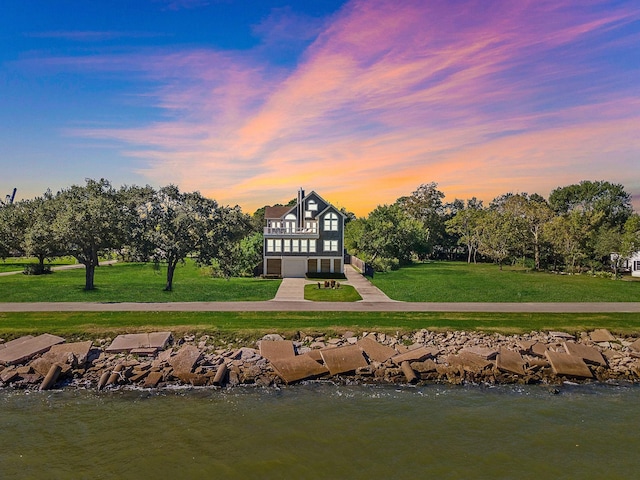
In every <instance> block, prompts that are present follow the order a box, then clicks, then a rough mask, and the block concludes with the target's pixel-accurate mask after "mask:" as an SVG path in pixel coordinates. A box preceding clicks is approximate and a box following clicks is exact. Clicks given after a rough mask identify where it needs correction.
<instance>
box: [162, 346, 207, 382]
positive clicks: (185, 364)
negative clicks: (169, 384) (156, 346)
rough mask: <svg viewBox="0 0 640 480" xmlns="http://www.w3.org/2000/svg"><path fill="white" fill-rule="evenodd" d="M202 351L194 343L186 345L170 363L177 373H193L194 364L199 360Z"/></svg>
mask: <svg viewBox="0 0 640 480" xmlns="http://www.w3.org/2000/svg"><path fill="white" fill-rule="evenodd" d="M201 354H202V353H201V352H200V350H199V349H198V347H196V346H194V345H185V346H184V347H182V348H181V349H180V350H179V351H178V353H176V354H175V355H174V356H173V357H171V358H170V359H169V365H171V366H172V367H173V371H174V372H175V373H176V375H179V374H182V373H191V370H193V367H194V365H195V364H196V363H197V362H198V359H199V358H200V355H201Z"/></svg>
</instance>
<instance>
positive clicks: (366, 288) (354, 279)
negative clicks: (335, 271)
mask: <svg viewBox="0 0 640 480" xmlns="http://www.w3.org/2000/svg"><path fill="white" fill-rule="evenodd" d="M344 274H345V275H346V277H347V283H348V284H349V285H352V286H353V287H354V288H355V289H356V290H357V291H358V293H359V294H360V296H361V297H362V300H361V302H395V300H391V299H390V298H389V297H387V295H386V294H385V293H384V292H383V291H382V290H380V289H379V288H378V287H376V286H375V285H373V284H372V283H371V282H370V281H369V280H368V279H367V277H365V276H364V275H362V274H361V273H360V272H358V271H357V270H356V269H355V268H353V266H352V265H345V266H344Z"/></svg>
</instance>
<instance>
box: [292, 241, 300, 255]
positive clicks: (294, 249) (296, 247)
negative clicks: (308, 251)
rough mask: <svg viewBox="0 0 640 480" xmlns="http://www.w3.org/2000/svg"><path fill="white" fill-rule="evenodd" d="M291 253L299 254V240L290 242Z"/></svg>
mask: <svg viewBox="0 0 640 480" xmlns="http://www.w3.org/2000/svg"><path fill="white" fill-rule="evenodd" d="M291 251H292V252H299V251H300V240H297V239H296V240H291Z"/></svg>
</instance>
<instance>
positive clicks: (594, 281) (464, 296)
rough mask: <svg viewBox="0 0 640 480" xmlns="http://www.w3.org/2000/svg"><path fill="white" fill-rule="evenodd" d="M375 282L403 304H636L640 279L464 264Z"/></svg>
mask: <svg viewBox="0 0 640 480" xmlns="http://www.w3.org/2000/svg"><path fill="white" fill-rule="evenodd" d="M373 283H374V284H375V285H376V286H377V287H378V288H380V289H381V290H382V291H384V292H385V293H386V294H387V295H388V296H389V297H391V298H393V299H394V300H402V301H405V302H638V301H640V281H637V280H631V279H630V278H629V279H626V280H610V279H605V278H594V277H591V276H588V275H557V274H552V273H547V272H534V271H530V270H526V269H523V268H521V267H503V270H500V269H499V268H498V266H497V265H493V264H477V265H473V264H471V265H468V264H467V263H461V262H433V263H425V264H416V265H411V266H408V267H404V268H401V269H400V270H397V271H393V272H388V273H376V275H375V277H374V278H373Z"/></svg>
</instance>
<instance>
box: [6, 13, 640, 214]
mask: <svg viewBox="0 0 640 480" xmlns="http://www.w3.org/2000/svg"><path fill="white" fill-rule="evenodd" d="M639 44H640V4H638V2H637V1H605V0H603V1H600V0H588V1H587V0H585V1H567V0H554V1H547V0H536V1H524V0H523V1H519V2H512V1H497V0H492V1H467V0H458V1H435V0H434V1H412V0H407V1H405V2H396V1H391V0H366V1H365V0H352V1H340V2H338V1H304V2H302V1H301V2H284V1H283V2H273V1H254V2H250V1H246V2H237V1H199V0H183V1H169V0H167V1H162V0H157V1H148V2H143V1H135V2H131V1H113V2H86V1H82V2H80V1H65V2H51V1H20V2H19V1H9V2H6V3H5V4H3V11H2V16H1V17H0V171H1V172H2V173H1V174H0V189H2V190H0V194H2V195H4V194H6V193H9V192H10V191H11V189H12V188H13V187H17V188H18V198H31V197H33V196H36V195H39V194H41V193H42V192H44V191H45V190H46V189H47V188H51V189H52V190H53V191H56V190H58V189H60V188H64V187H66V186H69V185H71V184H74V183H82V182H83V181H84V179H85V178H87V177H91V178H100V177H105V178H108V179H109V180H111V181H112V182H113V183H114V184H115V185H122V184H133V183H135V184H151V185H153V186H156V187H158V186H161V185H165V184H167V183H175V184H178V185H179V186H180V188H181V189H183V190H199V191H201V192H202V193H203V194H205V195H208V196H210V197H212V198H215V199H216V200H218V201H220V202H221V203H225V204H240V205H241V206H242V207H243V208H244V209H245V211H248V212H252V211H253V210H255V209H256V208H258V207H259V206H262V205H264V204H270V203H275V202H281V201H287V200H288V199H290V198H291V197H292V196H293V195H294V194H295V191H296V190H297V188H298V187H300V186H302V187H305V188H307V189H308V190H311V189H315V190H317V191H319V192H320V193H321V194H322V195H323V196H324V197H325V198H327V199H328V200H330V201H332V202H334V203H337V204H339V205H340V206H345V207H347V208H348V209H350V210H353V211H356V212H357V213H358V214H361V215H364V214H366V213H368V212H369V211H370V210H372V209H373V208H374V207H375V206H376V205H377V204H382V203H390V202H393V201H394V200H395V199H396V198H398V197H399V196H402V195H406V194H409V193H410V192H411V191H413V190H414V189H415V188H416V187H417V186H418V185H419V184H421V183H427V182H431V181H435V182H438V184H439V186H440V188H441V190H443V191H444V192H445V194H447V199H448V200H449V199H453V198H454V197H458V198H468V197H471V196H477V197H480V198H483V199H485V200H486V201H490V200H491V199H492V198H493V197H495V196H497V195H500V194H503V193H506V192H529V193H533V192H537V193H540V194H542V195H545V196H546V195H548V194H549V192H550V191H551V190H552V189H553V188H556V187H558V186H563V185H568V184H570V183H576V182H579V181H580V180H584V179H588V180H609V181H612V182H616V183H622V184H623V185H625V187H626V189H627V191H628V192H630V193H632V194H633V195H634V205H635V207H636V209H638V207H640V204H639V203H638V202H640V168H639V167H638V165H639V161H638V159H639V153H640V139H639V138H640V135H638V133H637V132H638V131H639V130H640V128H639V127H640V113H639V112H640V108H639V107H640V98H639V93H640V88H639V87H640V74H639V69H640V61H639V58H638V47H637V46H638V45H639ZM5 190H6V192H5Z"/></svg>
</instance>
